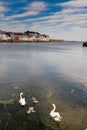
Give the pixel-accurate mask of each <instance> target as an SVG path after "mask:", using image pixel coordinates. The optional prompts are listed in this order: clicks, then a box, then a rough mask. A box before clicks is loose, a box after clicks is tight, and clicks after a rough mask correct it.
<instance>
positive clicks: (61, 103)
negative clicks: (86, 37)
mask: <svg viewBox="0 0 87 130" xmlns="http://www.w3.org/2000/svg"><path fill="white" fill-rule="evenodd" d="M86 55H87V50H86V48H83V47H82V44H81V43H73V42H72V43H59V44H57V43H37V44H36V43H30V44H18V43H15V44H10V43H7V44H0V130H36V129H37V130H84V129H85V128H87V69H86V66H87V60H86ZM20 92H23V93H24V97H25V98H26V102H27V104H26V105H25V107H21V106H20V105H19V93H20ZM33 96H34V97H36V98H37V99H38V100H39V103H38V104H33V102H32V97H33ZM52 103H55V104H56V107H57V108H56V111H58V112H59V113H60V114H61V116H62V121H61V123H59V124H58V123H56V122H54V120H53V119H52V118H51V117H50V114H49V113H50V111H51V110H52ZM30 106H33V107H34V108H35V111H36V113H33V114H31V115H27V113H26V112H27V110H28V108H29V107H30Z"/></svg>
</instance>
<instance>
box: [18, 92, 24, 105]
mask: <svg viewBox="0 0 87 130" xmlns="http://www.w3.org/2000/svg"><path fill="white" fill-rule="evenodd" d="M22 95H23V93H20V99H19V103H20V105H21V106H24V105H25V104H26V101H25V98H23V97H22Z"/></svg>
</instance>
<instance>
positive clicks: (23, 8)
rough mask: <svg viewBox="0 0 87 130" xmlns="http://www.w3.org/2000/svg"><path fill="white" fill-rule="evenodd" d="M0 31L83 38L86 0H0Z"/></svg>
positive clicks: (86, 29)
mask: <svg viewBox="0 0 87 130" xmlns="http://www.w3.org/2000/svg"><path fill="white" fill-rule="evenodd" d="M0 30H4V31H14V32H24V31H27V30H30V31H37V32H39V33H42V34H47V35H49V36H50V37H51V38H56V39H64V40H77V41H78V40H79V41H80V40H81V41H82V40H83V41H86V40H87V0H8V1H7V0H0Z"/></svg>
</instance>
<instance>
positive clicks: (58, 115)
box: [50, 104, 62, 122]
mask: <svg viewBox="0 0 87 130" xmlns="http://www.w3.org/2000/svg"><path fill="white" fill-rule="evenodd" d="M52 106H53V109H52V111H51V112H50V116H51V117H52V118H53V119H54V120H55V121H56V122H60V121H61V119H62V117H61V116H60V114H59V112H55V109H56V105H55V104H52Z"/></svg>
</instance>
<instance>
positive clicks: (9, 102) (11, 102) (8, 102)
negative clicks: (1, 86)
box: [0, 99, 14, 105]
mask: <svg viewBox="0 0 87 130" xmlns="http://www.w3.org/2000/svg"><path fill="white" fill-rule="evenodd" d="M0 103H2V104H4V105H9V104H14V100H13V99H9V100H1V101H0Z"/></svg>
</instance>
